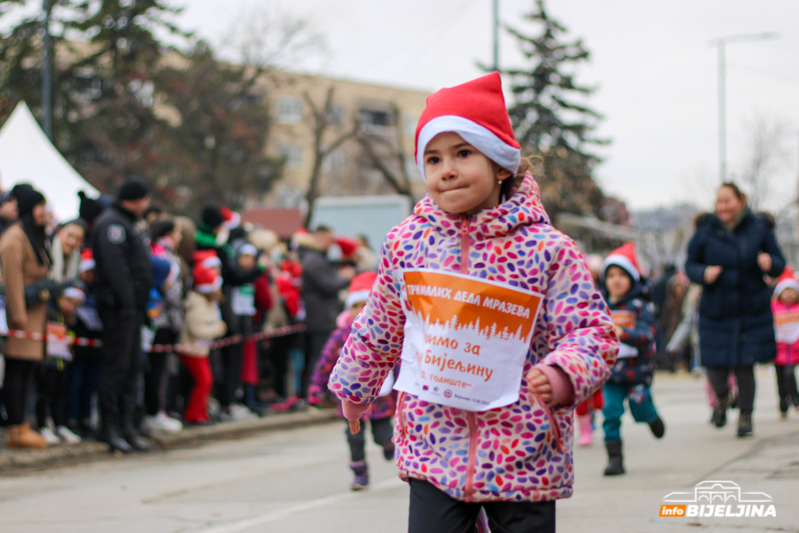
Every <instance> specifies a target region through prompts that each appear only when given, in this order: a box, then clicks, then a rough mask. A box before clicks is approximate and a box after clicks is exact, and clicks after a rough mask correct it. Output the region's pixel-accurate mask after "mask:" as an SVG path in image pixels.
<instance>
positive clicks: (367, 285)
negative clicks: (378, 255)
mask: <svg viewBox="0 0 799 533" xmlns="http://www.w3.org/2000/svg"><path fill="white" fill-rule="evenodd" d="M375 280H377V272H374V271H369V272H364V273H362V274H358V275H357V276H355V277H354V278H353V280H352V283H350V290H349V294H347V303H346V306H347V307H350V306H352V305H355V304H357V303H361V302H365V301H366V300H367V299H368V298H369V293H370V292H372V285H374V284H375Z"/></svg>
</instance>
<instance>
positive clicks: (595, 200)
mask: <svg viewBox="0 0 799 533" xmlns="http://www.w3.org/2000/svg"><path fill="white" fill-rule="evenodd" d="M524 19H525V20H527V21H529V22H531V23H532V24H533V25H534V26H535V27H536V29H537V30H538V32H537V33H534V34H532V35H525V34H524V33H522V31H520V30H517V29H515V28H511V27H508V28H507V30H508V32H509V33H511V34H512V35H513V36H514V37H516V39H517V40H518V42H519V46H520V48H521V50H522V52H523V53H524V56H525V58H526V59H527V60H528V61H529V62H530V65H529V66H527V67H524V68H515V69H507V70H503V71H502V73H503V74H504V75H506V76H507V77H509V78H510V81H511V89H512V92H513V103H512V105H511V107H510V109H509V110H508V111H509V114H510V118H511V123H512V124H513V128H514V131H515V133H516V138H517V140H518V141H519V143H520V144H521V145H522V149H523V150H524V151H525V152H526V153H531V154H535V155H540V156H542V157H543V160H544V174H543V176H537V180H538V182H539V185H540V187H541V195H542V200H543V202H544V206H545V207H546V209H547V211H548V212H549V214H550V216H552V217H553V218H554V217H556V216H557V214H558V213H560V212H569V213H577V214H588V213H591V212H593V213H594V214H595V215H597V216H599V215H600V211H599V210H600V208H601V206H602V199H603V194H602V190H601V189H600V188H599V186H598V185H597V184H596V183H595V182H594V180H593V179H592V172H593V170H594V168H595V167H596V165H597V164H598V163H600V162H601V158H600V157H599V156H598V155H597V154H596V153H593V152H592V151H591V150H590V147H591V145H603V144H607V143H608V141H606V140H604V139H599V138H596V137H594V136H593V135H592V134H593V132H594V130H595V128H596V124H597V122H598V121H599V120H600V119H601V118H602V117H601V115H600V114H599V113H597V112H596V111H593V110H592V109H590V108H589V107H587V106H586V105H584V104H582V103H580V102H581V100H584V99H585V97H587V96H589V95H591V94H592V93H593V92H594V90H595V89H594V88H592V87H587V86H583V85H580V84H578V83H577V82H576V81H575V74H574V71H575V68H576V67H577V66H579V65H580V64H581V63H584V62H585V61H587V60H588V59H589V57H590V54H589V52H588V50H587V49H586V48H585V46H584V45H583V42H582V40H580V39H578V40H576V41H572V42H567V41H564V39H563V38H564V36H565V35H566V34H567V30H566V28H565V27H564V26H563V25H562V24H560V23H559V22H558V21H556V20H555V19H553V18H552V17H550V15H549V14H548V13H547V11H546V9H545V7H544V1H543V0H536V5H535V9H534V10H533V11H532V12H530V13H528V14H527V15H525V16H524Z"/></svg>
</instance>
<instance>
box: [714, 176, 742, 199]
mask: <svg viewBox="0 0 799 533" xmlns="http://www.w3.org/2000/svg"><path fill="white" fill-rule="evenodd" d="M725 187H726V188H728V189H729V190H731V191H732V193H733V194H734V195H735V197H736V198H738V200H740V201H741V202H745V201H746V194H744V192H743V191H741V189H740V188H739V187H738V185H736V184H735V183H734V182H732V181H725V182H724V183H722V184H721V186H720V187H719V190H721V189H723V188H725Z"/></svg>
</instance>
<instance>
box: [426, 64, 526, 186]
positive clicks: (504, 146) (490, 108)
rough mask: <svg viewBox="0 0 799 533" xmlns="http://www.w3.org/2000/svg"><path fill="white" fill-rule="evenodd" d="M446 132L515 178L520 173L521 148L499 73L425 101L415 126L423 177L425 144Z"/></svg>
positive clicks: (435, 95) (447, 90) (437, 94)
mask: <svg viewBox="0 0 799 533" xmlns="http://www.w3.org/2000/svg"><path fill="white" fill-rule="evenodd" d="M445 132H454V133H457V134H458V135H460V136H461V137H462V138H463V140H464V141H466V142H467V143H469V144H471V145H472V146H474V147H475V148H476V149H478V150H480V152H482V153H483V155H485V156H486V157H487V158H489V159H490V160H492V161H493V162H495V163H496V164H497V165H499V166H500V167H502V168H504V169H507V170H510V171H511V172H512V173H513V174H514V175H515V174H516V172H517V171H518V170H519V164H520V163H521V160H522V149H521V145H520V144H519V143H518V142H516V138H515V137H514V135H513V127H512V126H511V123H510V117H509V116H508V109H507V107H506V106H505V97H504V95H503V94H502V78H500V76H499V72H492V73H491V74H488V75H487V76H483V77H481V78H477V79H476V80H472V81H470V82H467V83H464V84H463V85H458V86H456V87H450V88H446V89H441V90H440V91H438V92H437V93H434V94H432V95H430V96H429V97H428V98H427V107H426V108H425V110H424V112H422V116H421V118H419V125H418V126H416V164H417V165H418V166H419V170H420V171H421V172H422V176H424V175H425V174H424V151H425V149H426V148H427V145H428V143H429V142H430V141H432V140H433V138H434V137H435V136H436V135H438V134H439V133H445Z"/></svg>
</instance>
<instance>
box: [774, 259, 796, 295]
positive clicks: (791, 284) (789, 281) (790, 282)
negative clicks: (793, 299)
mask: <svg viewBox="0 0 799 533" xmlns="http://www.w3.org/2000/svg"><path fill="white" fill-rule="evenodd" d="M785 289H793V290H795V291H796V292H797V293H799V279H797V278H796V272H794V270H793V269H792V268H791V267H789V266H786V267H785V270H783V271H782V275H781V276H780V277H779V278H777V286H776V287H775V288H774V296H775V297H776V298H779V297H780V294H782V291H784V290H785Z"/></svg>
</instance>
